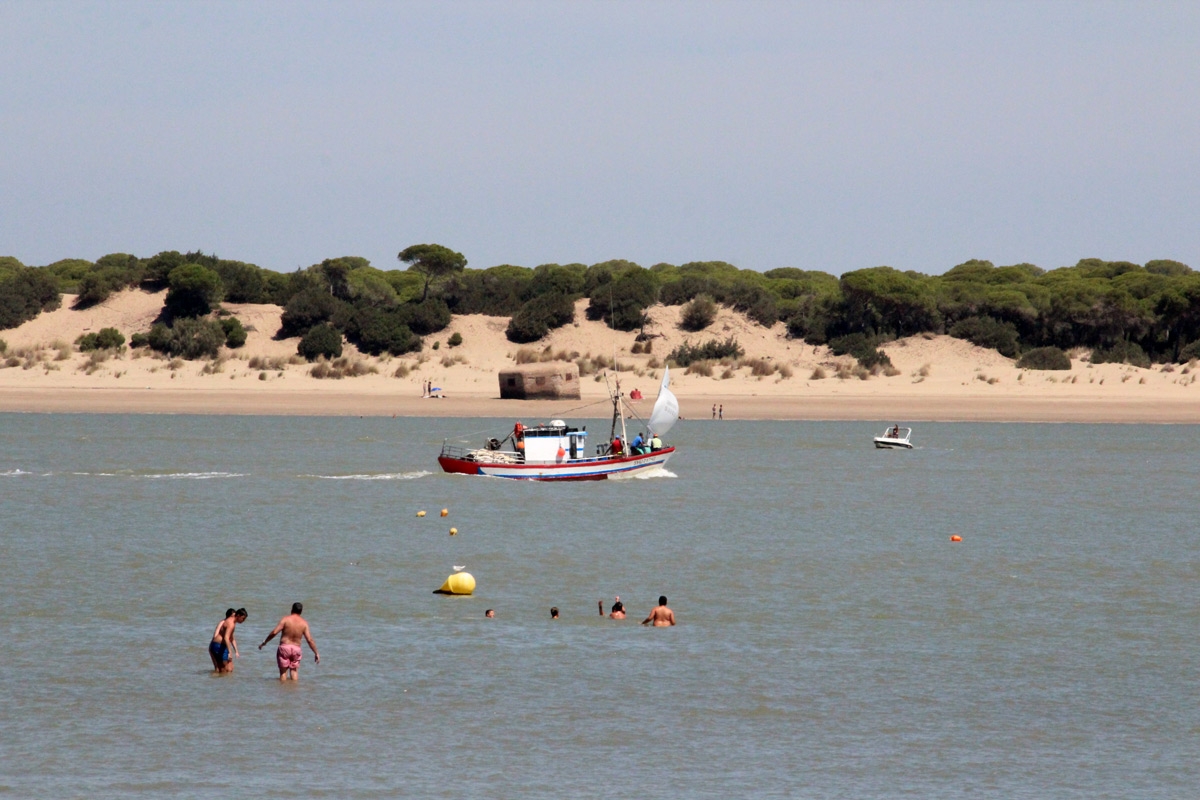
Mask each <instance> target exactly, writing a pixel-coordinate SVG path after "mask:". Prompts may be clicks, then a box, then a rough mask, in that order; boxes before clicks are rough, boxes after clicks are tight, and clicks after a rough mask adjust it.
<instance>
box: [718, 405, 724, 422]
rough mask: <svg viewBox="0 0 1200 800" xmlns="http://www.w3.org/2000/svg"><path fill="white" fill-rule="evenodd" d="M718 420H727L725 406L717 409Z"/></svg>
mask: <svg viewBox="0 0 1200 800" xmlns="http://www.w3.org/2000/svg"><path fill="white" fill-rule="evenodd" d="M717 419H725V404H724V403H721V407H720V408H718V409H717Z"/></svg>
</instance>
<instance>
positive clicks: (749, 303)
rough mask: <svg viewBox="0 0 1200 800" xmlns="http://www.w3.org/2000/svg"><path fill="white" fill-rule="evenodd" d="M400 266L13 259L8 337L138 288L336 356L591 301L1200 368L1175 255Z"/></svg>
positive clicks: (1190, 287)
mask: <svg viewBox="0 0 1200 800" xmlns="http://www.w3.org/2000/svg"><path fill="white" fill-rule="evenodd" d="M397 258H398V260H399V262H400V263H401V264H403V265H405V267H406V268H404V269H392V270H380V269H377V268H375V267H373V266H371V264H370V263H369V262H368V261H367V260H366V259H364V258H359V257H355V256H347V257H342V258H333V259H326V260H324V261H322V262H320V263H319V264H314V265H312V266H310V267H307V268H305V269H300V270H297V271H295V272H291V273H279V272H274V271H271V270H267V269H263V268H260V267H258V266H256V265H254V264H247V263H244V262H241V261H230V260H226V259H220V258H218V257H216V256H215V255H206V254H204V253H202V252H191V253H179V252H176V251H169V252H164V253H159V254H157V255H155V256H153V257H150V258H146V259H140V258H137V257H135V256H132V255H129V254H123V253H114V254H110V255H106V256H104V257H103V258H100V259H98V260H97V261H95V262H88V261H83V260H79V259H67V260H64V261H58V262H55V263H54V264H50V265H48V266H45V267H26V266H25V265H23V264H21V263H20V262H19V261H17V260H16V259H14V258H11V257H6V258H0V328H8V327H14V326H15V325H19V324H21V322H24V321H25V320H27V319H31V318H32V317H34V316H36V315H37V314H38V313H40V312H41V311H43V310H50V309H53V308H56V307H57V305H58V303H59V302H60V293H62V292H69V293H74V294H76V295H77V298H76V300H75V306H76V307H86V306H88V305H93V304H95V303H98V302H101V301H103V300H104V299H105V298H107V297H108V296H109V295H110V294H111V293H112V292H114V291H117V290H119V289H122V288H125V287H128V286H140V287H143V288H147V289H162V288H166V289H168V293H167V300H166V305H165V308H164V324H166V325H167V326H168V327H170V326H171V323H172V321H173V320H174V319H175V318H183V319H195V318H199V317H203V316H205V315H207V314H209V313H210V312H211V311H212V310H213V309H215V308H217V306H218V305H219V304H220V303H221V302H222V301H229V302H240V303H274V304H277V305H280V306H282V307H283V308H284V313H283V321H282V327H281V329H280V330H279V331H278V332H277V336H279V337H289V336H299V337H305V336H306V335H308V334H309V332H310V331H312V330H313V329H314V328H316V327H317V326H324V327H322V329H321V331H320V334H319V336H318V337H317V338H319V339H320V342H321V343H323V344H322V346H323V347H329V348H332V342H333V340H334V338H335V337H333V336H331V333H330V331H331V330H332V331H333V332H334V333H336V334H337V345H338V347H339V348H340V342H341V339H342V338H344V339H345V340H347V341H351V342H353V343H355V344H356V345H357V346H358V347H359V348H360V349H361V350H363V351H364V352H367V353H370V354H380V353H383V352H388V353H392V354H394V355H399V354H401V353H405V352H410V351H413V350H419V349H420V347H421V337H422V336H426V335H429V334H431V333H436V332H438V331H440V330H442V329H443V328H445V327H446V325H448V324H449V322H450V319H451V315H453V314H489V315H493V316H506V317H510V318H511V321H510V324H509V327H508V337H509V338H510V339H511V340H512V341H515V342H530V341H536V340H537V339H540V338H542V337H544V336H546V334H547V333H548V332H549V331H551V330H553V329H555V328H557V327H560V326H562V325H567V324H570V323H571V322H572V321H574V317H575V312H574V308H575V303H576V301H578V300H579V299H583V298H586V299H587V300H588V305H587V308H586V314H587V316H588V318H589V319H593V320H603V321H604V322H605V323H606V324H609V325H611V326H612V327H614V328H616V329H618V330H625V331H642V330H643V329H644V327H645V325H646V324H647V321H648V317H647V311H648V310H649V308H650V307H651V306H652V305H654V304H655V303H663V304H666V305H683V304H688V308H687V309H685V310H686V311H687V313H686V314H685V316H686V318H687V325H688V328H689V329H691V330H696V329H703V327H704V326H706V325H707V324H711V321H712V319H713V314H712V306H710V303H711V304H715V305H720V306H725V307H728V308H732V309H735V310H738V311H741V312H743V313H745V314H746V315H747V316H748V317H750V318H751V319H753V320H754V321H756V322H758V323H759V324H761V325H764V326H771V325H774V324H776V323H778V322H782V323H784V324H785V325H786V328H787V331H788V334H789V335H790V336H792V337H795V338H799V339H804V340H805V341H807V342H809V343H812V344H823V343H830V342H833V341H836V340H840V339H842V338H843V337H846V336H849V335H852V334H853V335H856V336H857V335H861V336H862V337H864V338H865V339H866V340H867V341H869V342H873V343H878V342H881V341H885V340H887V339H888V338H892V337H900V336H909V335H913V334H917V333H924V332H932V333H948V334H950V335H951V336H956V337H959V338H963V339H967V340H970V341H972V342H974V343H976V344H979V345H981V346H984V347H989V348H994V349H996V350H997V351H999V352H1001V353H1003V354H1004V355H1007V356H1010V357H1017V356H1019V355H1020V354H1021V353H1024V352H1028V351H1030V350H1032V349H1035V348H1042V347H1055V348H1060V349H1070V348H1074V347H1086V348H1090V349H1092V350H1093V356H1092V359H1093V361H1105V360H1110V361H1125V362H1129V363H1133V364H1139V365H1148V364H1150V363H1152V362H1167V361H1173V362H1180V361H1187V360H1190V359H1192V358H1197V357H1200V273H1197V272H1195V271H1193V270H1192V269H1191V268H1190V267H1188V266H1187V265H1185V264H1182V263H1179V262H1177V261H1170V260H1156V261H1150V262H1148V263H1146V264H1144V265H1139V264H1134V263H1130V262H1125V261H1103V260H1101V259H1095V258H1088V259H1083V260H1081V261H1079V262H1078V263H1077V264H1075V265H1074V266H1071V267H1061V268H1059V269H1054V270H1049V271H1046V270H1043V269H1041V268H1039V267H1036V266H1034V265H1032V264H1016V265H1013V266H1001V267H997V266H995V265H993V264H992V263H991V262H989V261H979V260H972V261H967V262H965V263H963V264H959V265H958V266H956V267H954V268H952V269H950V270H949V271H947V272H946V273H944V274H942V275H925V274H922V273H919V272H913V271H900V270H896V269H892V268H891V267H872V268H869V269H861V270H855V271H853V272H847V273H845V274H843V275H842V276H841V277H840V278H838V277H835V276H833V275H830V274H828V273H825V272H819V271H806V270H800V269H795V268H792V267H784V268H781V269H773V270H770V271H767V272H756V271H754V270H749V269H739V268H737V267H735V266H733V265H732V264H728V263H725V262H722V261H704V262H692V263H688V264H682V265H679V266H676V265H672V264H655V265H654V266H652V267H649V268H643V267H642V266H640V265H638V264H635V263H632V262H629V261H623V260H615V261H604V262H601V263H598V264H592V265H590V266H588V265H584V264H543V265H541V266H538V267H535V268H528V267H520V266H514V265H510V264H504V265H500V266H496V267H490V268H488V269H468V268H467V259H466V258H465V257H463V255H462V254H461V253H457V252H455V251H453V250H451V249H449V248H447V247H444V246H442V245H437V244H421V245H413V246H411V247H408V248H406V249H405V250H403V251H401V252H400V253H399V254H398V256H397ZM314 347H315V345H314ZM308 352H314V349H313V347H310V348H308ZM316 352H321V351H320V350H319V348H318V350H317V351H316Z"/></svg>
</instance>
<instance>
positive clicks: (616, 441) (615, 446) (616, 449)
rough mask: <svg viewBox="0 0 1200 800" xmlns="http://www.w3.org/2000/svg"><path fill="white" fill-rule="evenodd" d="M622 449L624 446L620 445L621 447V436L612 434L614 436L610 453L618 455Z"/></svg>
mask: <svg viewBox="0 0 1200 800" xmlns="http://www.w3.org/2000/svg"><path fill="white" fill-rule="evenodd" d="M623 449H624V448H622V447H621V437H620V436H614V437H613V440H612V453H613V455H614V456H619V455H621V451H622V450H623Z"/></svg>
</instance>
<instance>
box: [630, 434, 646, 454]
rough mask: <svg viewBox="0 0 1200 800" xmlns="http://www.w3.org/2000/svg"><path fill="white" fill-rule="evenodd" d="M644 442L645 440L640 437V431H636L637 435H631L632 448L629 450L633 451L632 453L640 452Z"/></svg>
mask: <svg viewBox="0 0 1200 800" xmlns="http://www.w3.org/2000/svg"><path fill="white" fill-rule="evenodd" d="M645 443H646V440H645V439H643V438H642V432H641V431H638V435H637V436H635V437H633V445H632V448H633V450H632V451H631V452H633V453H634V454H637V453H641V452H642V445H644V444H645Z"/></svg>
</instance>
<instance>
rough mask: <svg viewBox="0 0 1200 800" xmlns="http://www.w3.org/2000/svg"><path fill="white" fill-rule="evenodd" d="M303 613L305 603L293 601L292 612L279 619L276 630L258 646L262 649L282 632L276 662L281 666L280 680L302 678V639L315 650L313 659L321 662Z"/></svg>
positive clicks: (276, 652)
mask: <svg viewBox="0 0 1200 800" xmlns="http://www.w3.org/2000/svg"><path fill="white" fill-rule="evenodd" d="M303 613H304V604H303V603H292V613H291V614H288V615H287V616H286V617H284V618H283V619H281V620H279V624H278V625H276V626H275V630H273V631H271V634H270V635H269V636H267V638H265V639H263V641H262V644H260V645H259V646H258V649H259V650H262V649H263V647H264V646H266V644H267V642H269V641H271V640H272V639H274V638H275V635H276V634H280V636H279V649H277V650H276V651H275V662H276V664H277V665H278V666H279V680H281V681H286V680H293V681H298V680H300V657H301V655H302V654H301V651H300V640H301V639H303V640H304V641H306V642H308V647H309V649H310V650H312V651H313V659H314V660H315V661H316V662H317V663H318V664H320V663H321V654H320V653H318V652H317V645H316V642H314V641H313V638H312V632H311V631H309V629H308V622H307V621H306V620H305V619H304V617H302V616H300V615H301V614H303Z"/></svg>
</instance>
